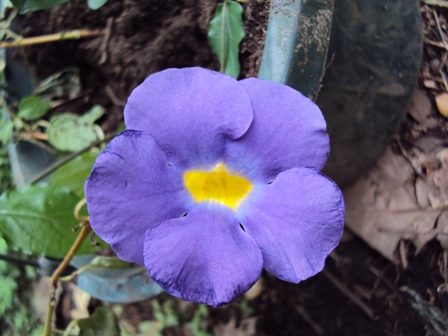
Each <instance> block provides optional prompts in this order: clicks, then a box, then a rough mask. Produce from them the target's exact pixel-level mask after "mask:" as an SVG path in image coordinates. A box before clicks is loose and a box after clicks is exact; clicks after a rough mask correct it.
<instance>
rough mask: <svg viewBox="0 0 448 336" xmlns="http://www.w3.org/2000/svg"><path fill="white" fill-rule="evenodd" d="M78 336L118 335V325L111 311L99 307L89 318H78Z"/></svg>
mask: <svg viewBox="0 0 448 336" xmlns="http://www.w3.org/2000/svg"><path fill="white" fill-rule="evenodd" d="M78 327H79V336H120V335H121V332H120V326H119V325H118V319H117V316H116V315H115V314H114V313H113V311H111V310H109V309H107V308H105V307H99V308H97V309H96V310H95V312H94V313H93V314H92V316H90V317H89V318H85V319H79V320H78Z"/></svg>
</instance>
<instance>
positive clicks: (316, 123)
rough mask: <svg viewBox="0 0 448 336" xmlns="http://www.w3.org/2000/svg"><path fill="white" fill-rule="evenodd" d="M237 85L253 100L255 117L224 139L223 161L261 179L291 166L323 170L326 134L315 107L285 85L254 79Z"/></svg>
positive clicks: (269, 179) (245, 173)
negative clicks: (237, 136)
mask: <svg viewBox="0 0 448 336" xmlns="http://www.w3.org/2000/svg"><path fill="white" fill-rule="evenodd" d="M240 83H241V85H242V86H243V87H244V88H245V89H246V90H247V92H248V94H249V96H250V98H251V100H252V104H253V111H254V112H253V113H254V120H253V122H252V124H251V126H250V128H249V130H248V131H247V132H246V134H244V136H243V137H242V138H241V139H237V140H236V141H229V142H228V144H227V150H226V153H227V159H226V163H228V164H229V166H231V167H233V168H234V169H235V170H236V171H240V172H242V173H243V174H244V175H246V176H248V177H249V178H250V179H252V180H256V181H263V182H272V181H273V180H274V178H275V177H276V176H277V175H278V174H279V173H280V172H282V171H285V170H288V169H291V168H294V167H314V168H316V169H317V170H320V169H322V167H323V166H324V164H325V161H326V160H327V156H328V153H329V138H328V135H327V133H326V124H325V120H324V118H323V116H322V113H321V112H320V110H319V108H318V107H317V105H316V104H314V103H313V102H312V101H311V100H310V99H308V98H306V97H305V96H303V95H302V94H301V93H300V92H298V91H296V90H293V89H292V88H290V87H288V86H285V85H279V84H276V83H271V82H268V81H264V80H260V79H255V78H250V79H245V80H243V81H241V82H240Z"/></svg>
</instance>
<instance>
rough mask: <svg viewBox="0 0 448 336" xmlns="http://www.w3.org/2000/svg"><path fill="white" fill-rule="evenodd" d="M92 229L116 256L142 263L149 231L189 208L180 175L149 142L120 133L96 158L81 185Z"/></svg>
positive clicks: (140, 136)
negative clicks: (84, 183) (144, 244)
mask: <svg viewBox="0 0 448 336" xmlns="http://www.w3.org/2000/svg"><path fill="white" fill-rule="evenodd" d="M85 194H86V199H87V205H88V210H89V214H90V222H91V225H92V228H93V230H94V231H95V232H96V233H97V234H98V235H99V236H100V237H101V238H102V239H103V240H105V241H106V242H107V243H109V244H111V246H112V249H113V250H114V251H115V252H116V253H117V255H118V256H119V257H120V258H121V259H124V260H126V261H129V262H135V263H137V264H143V241H144V235H145V232H146V230H148V228H150V227H152V226H154V225H156V224H158V223H160V222H162V221H164V220H166V219H168V218H172V217H180V216H182V214H184V213H185V212H186V211H187V209H188V208H189V207H190V206H191V205H192V200H191V197H190V196H189V195H188V192H187V191H186V190H185V187H184V185H183V181H182V177H181V174H179V173H178V172H176V171H175V169H174V168H172V167H169V166H168V164H167V162H166V158H165V155H164V154H163V152H162V151H161V149H160V147H159V146H158V145H157V143H156V142H155V140H154V138H153V137H152V136H150V135H148V134H146V133H144V132H139V131H124V132H123V133H121V134H120V135H118V136H117V137H115V138H114V139H113V140H112V142H111V143H110V144H109V145H108V146H107V147H106V149H105V150H104V151H103V152H102V153H101V154H100V156H99V157H98V159H97V161H96V163H95V165H94V167H93V170H92V173H91V175H90V177H89V179H88V180H87V182H86V186H85Z"/></svg>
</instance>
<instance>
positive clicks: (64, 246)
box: [0, 184, 97, 258]
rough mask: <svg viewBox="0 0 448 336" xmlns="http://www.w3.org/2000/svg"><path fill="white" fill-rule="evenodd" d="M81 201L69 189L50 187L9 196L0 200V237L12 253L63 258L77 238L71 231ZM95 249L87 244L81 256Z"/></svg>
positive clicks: (37, 188) (85, 243)
mask: <svg viewBox="0 0 448 336" xmlns="http://www.w3.org/2000/svg"><path fill="white" fill-rule="evenodd" d="M78 201H79V198H78V197H77V196H75V195H74V194H72V193H71V192H70V191H69V190H68V189H66V188H63V187H60V186H53V185H47V184H40V185H29V186H25V187H23V188H20V189H17V190H12V191H9V192H6V193H4V194H3V195H2V196H1V197H0V236H2V237H3V238H4V239H5V240H6V242H7V243H8V245H9V247H11V248H13V249H17V250H21V251H23V252H25V253H28V254H35V255H45V256H48V257H52V258H61V257H63V256H65V254H66V253H67V252H68V251H69V249H70V247H71V246H72V245H73V243H74V241H75V240H76V237H77V236H78V233H77V232H73V231H72V227H74V226H76V225H77V224H78V221H77V220H76V218H75V217H74V215H73V210H74V208H75V206H76V204H77V203H78ZM96 249H97V248H96V247H94V246H91V245H90V242H89V241H87V240H86V241H85V242H84V243H83V245H82V246H81V248H80V250H79V251H78V253H79V254H89V253H93V252H94V251H95V250H96Z"/></svg>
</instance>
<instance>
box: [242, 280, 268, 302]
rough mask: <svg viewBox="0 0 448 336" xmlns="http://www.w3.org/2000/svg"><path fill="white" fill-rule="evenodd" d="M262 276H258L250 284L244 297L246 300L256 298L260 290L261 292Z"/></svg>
mask: <svg viewBox="0 0 448 336" xmlns="http://www.w3.org/2000/svg"><path fill="white" fill-rule="evenodd" d="M263 287H264V286H263V278H260V279H258V280H257V282H256V283H255V284H254V285H253V286H252V288H251V289H249V290H248V291H247V292H246V293H245V294H244V297H245V298H246V299H247V300H253V299H255V298H257V297H258V296H259V295H260V294H261V293H262V292H263Z"/></svg>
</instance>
